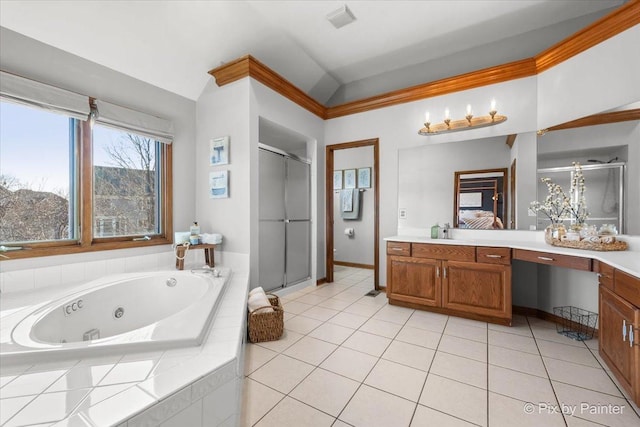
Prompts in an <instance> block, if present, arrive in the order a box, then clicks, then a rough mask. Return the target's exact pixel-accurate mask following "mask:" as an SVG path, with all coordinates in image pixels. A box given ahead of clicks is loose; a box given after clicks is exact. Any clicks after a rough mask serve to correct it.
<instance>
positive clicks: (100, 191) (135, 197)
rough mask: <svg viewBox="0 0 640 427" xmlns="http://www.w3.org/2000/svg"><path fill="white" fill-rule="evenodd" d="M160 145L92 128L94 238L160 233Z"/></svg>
mask: <svg viewBox="0 0 640 427" xmlns="http://www.w3.org/2000/svg"><path fill="white" fill-rule="evenodd" d="M160 144H161V143H160V142H159V141H156V140H154V139H153V138H149V137H146V136H142V135H137V134H134V133H130V132H126V131H121V130H116V129H112V128H108V127H104V126H100V125H95V126H94V128H93V226H94V230H93V235H94V237H111V236H133V235H141V234H142V235H147V236H149V235H154V234H159V233H160V231H161V230H160V221H159V214H160V212H161V207H160V206H159V201H160V199H161V197H160V195H161V194H160V190H161V185H160V184H161V182H160V179H159V178H160V176H159V172H160V162H159V160H160V156H161V154H160V153H161V151H160V148H161V146H160Z"/></svg>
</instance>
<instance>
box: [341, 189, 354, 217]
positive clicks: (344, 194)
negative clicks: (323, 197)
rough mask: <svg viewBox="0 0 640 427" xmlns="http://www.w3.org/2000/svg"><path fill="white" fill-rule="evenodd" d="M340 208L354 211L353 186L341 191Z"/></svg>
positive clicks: (343, 210) (345, 210)
mask: <svg viewBox="0 0 640 427" xmlns="http://www.w3.org/2000/svg"><path fill="white" fill-rule="evenodd" d="M340 210H341V211H342V212H353V188H347V189H345V190H342V191H340Z"/></svg>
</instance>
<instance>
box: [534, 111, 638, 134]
mask: <svg viewBox="0 0 640 427" xmlns="http://www.w3.org/2000/svg"><path fill="white" fill-rule="evenodd" d="M631 120H640V108H635V109H633V110H625V111H612V112H610V113H601V114H594V115H592V116H587V117H582V118H580V119H576V120H572V121H570V122H565V123H561V124H559V125H556V126H552V127H550V128H548V129H545V130H544V132H545V133H546V132H551V131H554V130H563V129H573V128H579V127H583V126H596V125H605V124H608V123H618V122H628V121H631Z"/></svg>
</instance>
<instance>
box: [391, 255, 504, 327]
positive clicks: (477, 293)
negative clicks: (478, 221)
mask: <svg viewBox="0 0 640 427" xmlns="http://www.w3.org/2000/svg"><path fill="white" fill-rule="evenodd" d="M403 244H404V245H407V244H409V243H403ZM409 245H410V247H408V248H407V247H406V246H398V242H388V244H387V297H388V298H389V302H390V303H391V304H396V305H405V306H409V307H413V308H421V309H427V310H432V311H437V312H440V313H445V314H451V315H456V316H461V317H468V318H473V319H477V320H486V321H491V322H496V323H501V324H507V325H509V324H511V249H509V248H476V247H475V246H463V245H441V244H425V243H410V244H409ZM399 253H403V255H398V254H399ZM476 258H478V262H476ZM485 261H486V262H485Z"/></svg>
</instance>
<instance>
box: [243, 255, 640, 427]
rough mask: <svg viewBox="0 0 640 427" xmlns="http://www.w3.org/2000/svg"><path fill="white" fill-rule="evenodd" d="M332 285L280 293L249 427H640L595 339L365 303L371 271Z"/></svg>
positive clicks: (536, 322)
mask: <svg viewBox="0 0 640 427" xmlns="http://www.w3.org/2000/svg"><path fill="white" fill-rule="evenodd" d="M335 280H336V281H335V282H334V283H331V284H327V285H323V286H320V287H317V288H313V287H311V288H306V289H304V290H302V291H298V292H296V293H295V294H289V295H286V296H284V297H283V298H282V302H283V305H284V310H285V335H284V337H283V338H282V339H281V340H279V341H274V342H266V343H260V344H247V348H246V357H245V375H246V378H245V384H244V398H243V414H242V416H243V419H242V425H243V426H254V425H255V426H260V427H263V426H349V425H351V426H366V427H375V426H383V427H402V426H438V427H441V426H442V427H444V426H470V425H479V426H491V427H497V426H510V427H511V426H518V427H526V426H556V425H558V426H569V427H572V426H597V425H607V426H640V417H639V416H638V413H640V411H639V410H638V408H637V407H635V405H633V404H632V403H631V402H630V401H629V400H628V399H627V397H626V396H625V393H623V392H622V391H621V388H620V387H618V386H617V385H616V382H615V380H612V374H611V373H610V372H609V371H608V370H607V369H605V368H603V366H604V365H603V364H601V363H602V362H601V361H600V359H599V356H598V355H597V353H598V350H597V348H598V342H597V340H591V341H586V342H584V343H583V342H578V341H573V340H571V339H568V338H566V337H564V336H562V335H559V334H557V333H556V331H555V325H554V324H552V323H549V322H545V321H542V320H540V319H537V318H526V317H522V316H514V326H512V327H504V326H498V325H493V324H487V323H484V322H477V321H473V320H466V319H460V318H456V317H448V316H444V315H439V314H435V313H429V312H425V311H419V310H411V309H406V308H402V307H396V306H390V305H388V304H387V298H386V295H385V294H384V293H381V294H380V295H378V296H377V297H375V298H373V297H369V296H364V294H365V293H366V292H367V291H369V290H371V289H372V288H373V271H371V270H362V269H355V268H348V267H337V268H336V273H335ZM609 405H611V406H609ZM616 409H619V411H621V412H622V413H621V414H617V415H615V414H611V411H612V410H616ZM527 412H531V413H527ZM607 412H608V413H607Z"/></svg>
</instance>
